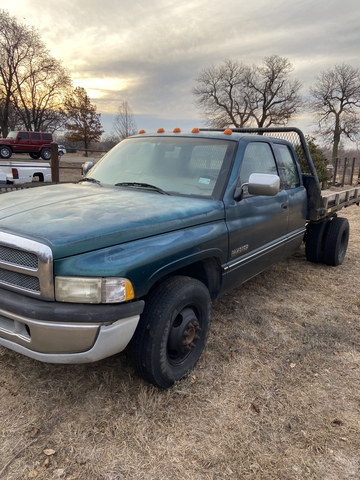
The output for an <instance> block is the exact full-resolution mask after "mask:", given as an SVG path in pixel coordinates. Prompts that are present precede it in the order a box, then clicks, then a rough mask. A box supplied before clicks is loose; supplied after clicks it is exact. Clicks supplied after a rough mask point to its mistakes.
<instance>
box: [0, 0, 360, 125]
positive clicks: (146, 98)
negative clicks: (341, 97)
mask: <svg viewBox="0 0 360 480" xmlns="http://www.w3.org/2000/svg"><path fill="white" fill-rule="evenodd" d="M2 8H4V9H5V10H7V11H8V12H9V13H10V15H12V16H15V17H16V18H17V20H18V22H19V23H23V24H25V25H27V26H34V27H36V28H37V29H38V30H39V33H40V37H41V39H42V40H43V42H44V43H45V45H46V47H47V48H48V50H49V51H50V53H51V55H53V56H54V57H55V58H56V59H57V60H60V61H62V64H63V66H64V67H66V68H67V69H68V70H69V71H70V74H71V77H72V79H73V82H74V86H81V87H84V88H85V89H86V91H87V93H88V95H89V97H90V99H91V102H92V103H93V104H95V105H96V106H97V112H98V113H101V122H102V125H103V127H104V129H105V131H106V133H108V134H110V133H111V132H112V130H113V128H112V125H113V121H114V115H115V114H116V111H117V109H118V107H119V105H120V103H121V102H122V101H123V100H125V101H127V102H128V104H129V106H130V107H131V109H132V111H133V112H134V119H135V121H136V125H137V127H138V129H145V130H146V131H148V132H151V131H154V130H157V128H159V127H162V128H165V130H172V129H173V128H175V127H180V128H181V129H182V130H189V129H191V128H193V127H195V126H203V125H204V124H203V122H202V119H201V112H200V111H199V110H197V108H196V106H195V98H194V96H193V95H192V93H191V90H192V88H194V86H195V85H196V78H197V76H198V75H199V73H200V72H201V71H202V70H203V69H206V68H209V67H210V66H212V65H214V66H218V65H220V64H221V63H222V61H223V60H225V59H231V60H236V61H239V62H242V63H244V64H247V65H253V64H254V65H260V64H261V63H262V60H263V58H264V57H267V56H271V55H279V56H280V57H285V58H287V59H288V60H289V61H290V62H291V64H292V65H293V72H292V74H291V75H292V78H293V79H295V78H296V79H298V80H300V81H301V82H302V83H303V89H302V93H303V94H304V95H307V94H308V89H309V86H310V85H312V84H314V83H315V81H316V77H317V76H319V75H320V74H321V72H323V71H325V70H327V69H329V68H333V67H334V66H335V65H336V64H342V63H346V64H349V65H351V66H353V67H360V28H359V25H360V3H359V0H341V1H340V0H272V1H270V0H252V1H248V0H232V1H228V2H226V1H225V2H224V1H223V2H221V1H219V0H193V1H189V0H176V1H174V0H46V1H44V0H12V1H11V2H7V5H6V6H5V7H4V6H3V7H2ZM291 125H292V126H297V127H300V128H302V129H303V130H304V132H305V133H311V132H312V131H313V130H314V125H313V124H312V119H311V118H310V117H308V116H307V115H304V114H302V115H300V116H299V117H298V118H296V119H294V120H293V121H292V123H291Z"/></svg>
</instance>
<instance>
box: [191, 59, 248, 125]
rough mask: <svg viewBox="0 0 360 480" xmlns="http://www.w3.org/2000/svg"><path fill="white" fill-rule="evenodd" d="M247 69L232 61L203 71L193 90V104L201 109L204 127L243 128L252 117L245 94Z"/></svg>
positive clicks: (226, 61) (225, 61)
mask: <svg viewBox="0 0 360 480" xmlns="http://www.w3.org/2000/svg"><path fill="white" fill-rule="evenodd" d="M247 70H248V69H247V67H246V66H245V65H243V64H241V63H240V64H239V63H237V62H234V61H232V60H224V62H223V65H220V66H219V67H215V66H214V65H212V66H211V67H210V68H207V69H204V70H202V72H201V73H200V75H199V76H198V77H197V78H196V82H197V86H196V87H195V88H194V89H193V90H192V93H193V95H194V96H195V97H196V105H197V107H198V108H199V109H200V110H202V112H203V114H204V117H205V119H206V124H207V125H209V126H211V127H215V128H224V127H226V126H228V125H230V124H231V125H233V126H234V127H243V126H245V125H246V124H247V123H248V122H249V120H250V118H251V106H250V103H249V99H248V97H247V94H246V74H247Z"/></svg>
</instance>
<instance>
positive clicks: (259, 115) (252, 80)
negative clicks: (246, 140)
mask: <svg viewBox="0 0 360 480" xmlns="http://www.w3.org/2000/svg"><path fill="white" fill-rule="evenodd" d="M291 72H292V65H291V63H290V62H289V61H288V60H287V59H286V58H281V57H279V56H277V55H272V56H271V57H265V58H264V60H263V65H262V66H261V67H257V66H253V67H251V68H250V69H249V70H248V75H247V91H248V96H249V99H250V105H251V110H252V118H253V119H254V120H255V122H256V125H257V126H258V127H269V126H270V125H286V124H287V123H288V122H289V120H290V119H291V118H292V117H293V116H294V115H295V114H296V113H297V112H298V111H299V109H300V107H301V106H302V98H301V96H300V94H299V92H300V89H301V87H302V84H301V82H299V80H291V79H290V73H291Z"/></svg>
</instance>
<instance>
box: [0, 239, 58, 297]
mask: <svg viewBox="0 0 360 480" xmlns="http://www.w3.org/2000/svg"><path fill="white" fill-rule="evenodd" d="M0 287H2V288H6V289H8V290H13V291H15V292H20V293H23V294H24V295H28V296H32V297H37V298H41V299H43V300H54V279H53V257H52V251H51V249H50V247H48V246H46V245H44V244H42V243H39V242H35V241H33V240H28V239H26V238H22V237H17V236H15V235H11V234H8V233H4V232H0Z"/></svg>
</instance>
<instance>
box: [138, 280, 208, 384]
mask: <svg viewBox="0 0 360 480" xmlns="http://www.w3.org/2000/svg"><path fill="white" fill-rule="evenodd" d="M210 321H211V299H210V293H209V291H208V289H207V288H206V286H205V285H204V284H203V283H201V282H200V281H198V280H195V279H193V278H189V277H182V276H179V277H173V278H170V279H168V280H165V281H164V282H163V283H162V284H160V285H159V286H158V287H156V288H155V290H154V291H153V292H152V293H151V294H150V296H149V298H148V300H147V301H146V304H145V309H144V312H143V314H142V315H141V318H140V322H139V325H138V327H137V329H136V332H135V335H134V341H133V352H134V361H135V368H136V371H137V373H138V374H139V375H140V376H141V377H142V378H143V379H144V380H146V381H148V382H150V383H152V384H153V385H155V386H157V387H160V388H168V387H170V386H171V385H173V384H174V382H176V381H177V380H179V379H180V378H182V377H183V376H184V375H186V374H187V373H188V372H189V371H190V370H191V369H192V368H193V367H194V365H195V364H196V362H197V361H198V359H199V357H200V355H201V353H202V351H203V349H204V346H205V343H206V339H207V336H208V333H209V328H210Z"/></svg>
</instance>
